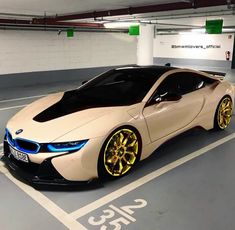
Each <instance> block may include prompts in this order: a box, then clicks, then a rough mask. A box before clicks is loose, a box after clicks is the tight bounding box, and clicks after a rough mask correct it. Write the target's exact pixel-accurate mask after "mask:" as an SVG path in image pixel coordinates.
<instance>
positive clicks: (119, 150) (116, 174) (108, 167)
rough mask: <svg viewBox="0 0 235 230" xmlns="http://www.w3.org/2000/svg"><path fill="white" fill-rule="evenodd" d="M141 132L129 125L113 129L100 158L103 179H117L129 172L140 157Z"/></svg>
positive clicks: (100, 176) (100, 174) (99, 166)
mask: <svg viewBox="0 0 235 230" xmlns="http://www.w3.org/2000/svg"><path fill="white" fill-rule="evenodd" d="M140 153H141V138H140V135H139V132H138V131H137V130H136V129H135V128H133V127H129V126H124V127H120V128H118V129H116V130H115V131H113V132H112V133H111V134H110V135H109V136H108V137H107V139H106V140H105V142H104V144H103V146H102V148H101V151H100V154H99V160H98V175H99V178H100V179H101V180H110V179H116V178H120V177H123V176H125V175H126V174H128V173H129V172H130V171H131V170H132V169H133V167H134V166H135V165H136V163H137V162H138V161H139V159H140Z"/></svg>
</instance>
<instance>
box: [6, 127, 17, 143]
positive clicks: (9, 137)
mask: <svg viewBox="0 0 235 230" xmlns="http://www.w3.org/2000/svg"><path fill="white" fill-rule="evenodd" d="M6 139H7V141H8V142H9V143H10V145H11V146H15V141H14V139H13V138H12V135H11V133H10V132H9V130H8V129H6Z"/></svg>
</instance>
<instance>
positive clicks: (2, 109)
mask: <svg viewBox="0 0 235 230" xmlns="http://www.w3.org/2000/svg"><path fill="white" fill-rule="evenodd" d="M27 105H28V104H27ZM27 105H17V106H11V107H6V108H0V111H5V110H10V109H17V108H22V107H26V106H27Z"/></svg>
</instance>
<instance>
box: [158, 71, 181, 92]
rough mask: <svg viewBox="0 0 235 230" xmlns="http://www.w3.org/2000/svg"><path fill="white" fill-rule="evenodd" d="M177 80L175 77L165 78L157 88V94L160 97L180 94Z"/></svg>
mask: <svg viewBox="0 0 235 230" xmlns="http://www.w3.org/2000/svg"><path fill="white" fill-rule="evenodd" d="M179 90H180V85H179V79H178V76H176V75H174V76H173V75H170V76H169V77H167V78H166V79H165V80H164V81H163V82H162V83H161V84H160V85H159V87H158V89H157V94H158V95H160V96H163V95H166V94H171V93H174V94H175V93H176V94H177V93H180V92H179Z"/></svg>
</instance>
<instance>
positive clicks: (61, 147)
mask: <svg viewBox="0 0 235 230" xmlns="http://www.w3.org/2000/svg"><path fill="white" fill-rule="evenodd" d="M87 142H88V140H83V141H74V142H65V143H51V144H48V145H47V148H48V150H49V151H50V152H71V151H78V150H80V149H81V148H82V147H84V146H85V144H86V143H87Z"/></svg>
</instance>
